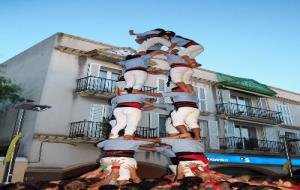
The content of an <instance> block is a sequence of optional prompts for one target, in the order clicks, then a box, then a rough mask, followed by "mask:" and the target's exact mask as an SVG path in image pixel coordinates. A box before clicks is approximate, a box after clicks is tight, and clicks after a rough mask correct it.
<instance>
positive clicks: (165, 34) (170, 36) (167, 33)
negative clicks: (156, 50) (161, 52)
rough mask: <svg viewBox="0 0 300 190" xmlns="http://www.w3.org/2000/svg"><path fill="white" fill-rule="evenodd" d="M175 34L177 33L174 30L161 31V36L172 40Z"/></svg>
mask: <svg viewBox="0 0 300 190" xmlns="http://www.w3.org/2000/svg"><path fill="white" fill-rule="evenodd" d="M173 36H175V33H174V32H173V31H166V32H162V33H160V37H161V38H164V39H166V40H170V39H171V38H172V37H173Z"/></svg>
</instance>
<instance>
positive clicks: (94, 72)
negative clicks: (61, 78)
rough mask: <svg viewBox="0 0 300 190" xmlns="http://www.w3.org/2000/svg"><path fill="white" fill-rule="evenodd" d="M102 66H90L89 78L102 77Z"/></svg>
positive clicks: (93, 64)
mask: <svg viewBox="0 0 300 190" xmlns="http://www.w3.org/2000/svg"><path fill="white" fill-rule="evenodd" d="M100 67H101V66H100V65H99V64H97V63H90V64H89V65H88V72H87V76H94V77H99V75H100Z"/></svg>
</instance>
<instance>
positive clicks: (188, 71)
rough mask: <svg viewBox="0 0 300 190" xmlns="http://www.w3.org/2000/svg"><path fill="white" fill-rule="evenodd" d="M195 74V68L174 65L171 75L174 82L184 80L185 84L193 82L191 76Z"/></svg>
mask: <svg viewBox="0 0 300 190" xmlns="http://www.w3.org/2000/svg"><path fill="white" fill-rule="evenodd" d="M192 75H193V69H192V68H189V67H174V68H171V71H170V76H171V80H172V81H173V82H174V83H178V82H183V83H185V84H191V78H192Z"/></svg>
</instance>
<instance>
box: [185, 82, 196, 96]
mask: <svg viewBox="0 0 300 190" xmlns="http://www.w3.org/2000/svg"><path fill="white" fill-rule="evenodd" d="M185 87H186V89H187V91H188V92H189V93H191V94H192V93H193V92H194V89H193V86H192V85H191V84H185Z"/></svg>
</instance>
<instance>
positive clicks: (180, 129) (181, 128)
mask: <svg viewBox="0 0 300 190" xmlns="http://www.w3.org/2000/svg"><path fill="white" fill-rule="evenodd" d="M176 129H177V130H178V131H179V133H180V134H183V135H180V136H181V137H185V135H186V136H190V134H189V133H188V131H187V129H186V127H185V126H184V125H178V126H176Z"/></svg>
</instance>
